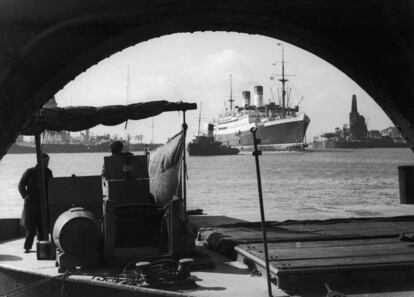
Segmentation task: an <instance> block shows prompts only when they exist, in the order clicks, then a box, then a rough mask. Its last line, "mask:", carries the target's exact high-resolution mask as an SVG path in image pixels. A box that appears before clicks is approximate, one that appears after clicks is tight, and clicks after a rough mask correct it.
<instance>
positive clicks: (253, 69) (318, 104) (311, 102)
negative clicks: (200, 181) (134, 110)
mask: <svg viewBox="0 0 414 297" xmlns="http://www.w3.org/2000/svg"><path fill="white" fill-rule="evenodd" d="M279 42H281V41H279V40H276V39H273V38H268V37H264V36H259V35H248V34H240V33H224V32H223V33H217V32H205V33H192V34H191V33H184V34H173V35H168V36H163V37H161V38H156V39H152V40H149V41H147V42H143V43H140V44H137V45H136V46H134V47H130V48H127V49H125V50H123V51H122V52H119V53H116V54H115V55H113V56H111V57H110V58H108V59H105V60H103V61H101V62H100V63H99V64H97V65H95V66H94V67H92V68H90V69H89V70H88V71H86V72H85V73H82V74H81V75H79V76H78V77H77V78H76V79H75V80H73V81H72V82H70V83H68V84H67V85H66V87H65V88H64V89H63V90H61V91H59V92H58V93H57V94H56V100H57V103H58V105H59V106H68V105H77V106H79V105H92V106H102V105H110V104H127V103H135V102H144V101H151V100H168V101H180V100H182V101H186V102H196V103H198V104H199V106H200V103H201V106H202V110H201V112H202V120H201V121H202V127H204V126H205V125H203V123H207V122H208V121H211V120H212V119H213V118H216V117H217V115H218V114H219V113H220V112H222V111H223V110H224V104H225V103H224V102H225V101H226V100H228V99H229V93H230V83H229V75H230V74H232V77H233V99H235V100H236V101H235V105H238V104H240V105H241V104H242V100H241V92H242V91H244V90H250V91H252V94H253V87H254V86H255V85H262V86H263V89H264V101H265V102H268V100H269V99H271V98H272V94H271V92H270V89H272V90H273V93H274V96H275V98H276V100H277V92H278V91H277V89H278V88H280V86H279V85H278V84H277V83H276V82H275V81H272V80H270V76H271V75H272V74H274V73H280V64H279V65H278V64H276V66H273V65H272V64H273V63H274V62H279V61H281V47H280V46H278V45H277V44H278V43H279ZM283 43H284V46H285V59H286V61H288V62H289V63H287V64H286V73H287V74H293V75H294V76H291V77H288V78H289V80H290V82H289V84H290V88H291V90H292V91H291V99H290V100H291V103H292V104H291V105H295V104H296V103H297V102H298V101H299V100H300V99H301V97H303V100H302V101H301V102H300V110H301V112H305V113H306V114H307V115H308V116H309V117H310V119H311V122H310V126H309V128H308V132H307V140H308V141H311V140H312V139H313V137H314V136H316V135H318V134H320V133H321V132H327V131H333V130H334V128H335V127H342V125H343V124H344V123H348V116H349V112H350V109H351V98H352V95H353V94H355V95H356V96H357V99H358V111H359V112H360V113H361V114H362V115H363V116H365V119H366V120H367V124H368V129H383V128H386V127H388V126H391V125H392V123H391V121H390V120H389V119H388V117H387V116H386V115H385V114H384V112H383V111H382V110H381V109H380V107H379V106H378V105H377V104H376V103H375V102H374V101H373V100H372V99H371V97H370V96H368V94H367V93H366V92H365V91H364V90H362V89H361V88H360V87H359V86H358V85H357V84H356V83H354V82H353V81H352V80H351V79H349V78H348V77H347V76H346V75H345V74H344V73H342V72H341V71H339V70H338V69H336V68H335V67H334V66H332V65H330V64H328V63H327V62H325V61H324V60H322V59H320V58H318V57H317V56H315V55H313V54H311V53H309V52H306V51H304V50H302V49H300V48H298V47H295V46H294V45H291V44H288V43H285V42H283ZM128 68H129V77H130V79H129V87H128V79H127V77H128ZM198 113H199V110H197V111H189V112H187V120H188V124H189V134H188V135H189V138H190V139H191V138H193V136H194V135H195V133H196V131H197V128H198ZM181 118H182V115H181V114H179V113H178V112H172V113H169V114H163V115H160V116H158V117H155V118H154V120H142V121H136V122H134V123H132V122H130V123H128V127H127V130H126V131H125V130H124V125H120V126H116V127H102V126H99V127H96V128H94V129H93V130H92V133H94V134H103V133H110V134H118V135H119V136H121V137H124V136H125V135H126V134H127V133H129V134H130V135H131V136H132V135H136V134H143V135H144V142H150V141H151V138H152V129H151V125H152V123H154V141H155V142H164V141H166V139H167V137H169V136H172V135H173V134H175V133H176V132H178V131H179V129H180V125H181Z"/></svg>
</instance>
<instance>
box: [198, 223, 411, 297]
mask: <svg viewBox="0 0 414 297" xmlns="http://www.w3.org/2000/svg"><path fill="white" fill-rule="evenodd" d="M413 231H414V217H395V218H370V219H337V220H328V221H302V222H300V221H289V222H283V223H278V222H271V223H269V224H268V225H267V237H268V240H269V244H268V249H269V259H270V269H271V273H272V277H273V278H274V282H275V283H276V284H277V286H278V288H279V289H282V290H285V291H288V292H291V291H294V292H296V293H298V294H300V295H306V294H305V293H304V292H309V291H311V290H316V291H317V290H320V291H325V286H324V284H325V283H328V284H329V285H330V286H331V287H333V288H337V289H339V288H340V289H342V290H345V291H346V292H347V293H348V294H350V293H352V292H353V293H358V292H365V293H366V292H370V293H372V292H378V291H388V290H389V289H390V288H393V290H400V289H402V288H404V290H405V289H407V288H409V289H408V290H411V289H412V285H414V242H407V241H401V240H400V239H399V236H400V235H401V234H402V233H409V232H413ZM200 233H201V234H200V237H201V238H203V239H204V240H205V241H206V242H207V243H208V245H209V246H210V247H211V248H213V249H216V250H218V251H220V252H222V253H225V254H227V255H228V256H231V257H236V256H237V257H238V258H239V260H240V261H242V262H243V263H245V264H248V265H249V267H250V268H251V269H258V270H259V271H261V272H262V273H263V272H264V266H265V263H264V248H263V244H262V238H261V229H260V224H259V223H243V222H239V223H234V224H224V225H219V226H214V224H212V225H211V226H206V227H204V228H202V229H200ZM325 293H326V291H325ZM406 293H407V295H405V296H412V295H414V294H413V293H410V294H408V292H406ZM369 296H371V295H369Z"/></svg>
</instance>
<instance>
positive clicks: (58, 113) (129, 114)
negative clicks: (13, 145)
mask: <svg viewBox="0 0 414 297" xmlns="http://www.w3.org/2000/svg"><path fill="white" fill-rule="evenodd" d="M196 108H197V105H196V104H195V103H185V102H168V101H151V102H143V103H134V104H129V105H109V106H103V107H93V106H78V107H76V106H72V107H53V108H42V109H40V110H39V111H38V112H37V113H35V114H34V115H33V116H32V117H30V118H29V120H28V121H27V122H26V123H25V125H24V126H23V128H22V129H21V131H20V134H21V135H35V134H39V133H42V132H43V131H45V130H49V131H61V130H66V131H73V132H76V131H82V130H86V129H90V128H92V127H94V126H97V125H105V126H115V125H119V124H121V123H123V122H126V121H128V120H141V119H145V118H149V117H153V116H156V115H158V114H160V113H162V112H165V111H185V110H190V109H196Z"/></svg>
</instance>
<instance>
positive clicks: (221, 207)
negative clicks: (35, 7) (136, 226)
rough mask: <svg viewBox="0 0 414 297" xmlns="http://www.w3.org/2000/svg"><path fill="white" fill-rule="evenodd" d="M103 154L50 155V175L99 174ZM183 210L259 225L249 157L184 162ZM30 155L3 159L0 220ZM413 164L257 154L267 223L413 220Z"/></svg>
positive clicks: (382, 153)
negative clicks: (409, 174) (407, 168)
mask: <svg viewBox="0 0 414 297" xmlns="http://www.w3.org/2000/svg"><path fill="white" fill-rule="evenodd" d="M105 155H107V154H105V153H80V154H51V155H50V156H51V160H50V168H51V169H52V170H53V174H54V176H70V175H72V174H76V175H99V174H100V172H101V169H102V162H103V157H104V156H105ZM187 160H188V182H187V185H188V190H187V193H188V208H189V209H194V208H202V209H203V210H204V212H205V213H208V214H217V215H228V216H232V217H237V218H241V219H246V220H259V218H260V214H259V208H258V206H259V203H258V193H257V180H256V169H255V161H254V157H253V156H252V155H251V154H241V155H236V156H214V157H188V158H187ZM35 162H36V157H35V155H33V154H24V155H6V156H5V157H4V158H3V160H2V161H1V162H0V199H1V200H0V201H1V203H2V211H1V213H0V217H19V216H20V211H21V208H22V204H23V203H22V199H21V198H20V196H19V194H18V191H17V184H18V182H19V179H20V176H21V175H22V173H23V172H24V170H25V169H26V168H28V167H30V166H33V165H34V164H35ZM407 164H414V154H413V153H412V152H411V151H410V150H409V149H360V150H334V151H325V152H312V151H308V152H278V153H265V154H263V155H262V156H261V157H260V167H261V173H262V188H263V197H264V203H265V212H266V219H268V220H286V219H326V218H335V217H367V216H381V215H385V216H394V215H410V214H412V215H414V206H412V205H400V203H399V190H398V171H397V167H398V166H400V165H407Z"/></svg>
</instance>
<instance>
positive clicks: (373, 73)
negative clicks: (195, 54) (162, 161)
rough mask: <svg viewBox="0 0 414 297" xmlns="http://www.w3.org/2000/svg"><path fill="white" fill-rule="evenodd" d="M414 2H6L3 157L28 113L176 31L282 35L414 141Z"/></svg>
mask: <svg viewBox="0 0 414 297" xmlns="http://www.w3.org/2000/svg"><path fill="white" fill-rule="evenodd" d="M413 14H414V4H413V2H411V1H409V0H406V1H375V2H373V1H369V0H360V1H327V0H326V1H325V0H319V1H305V0H281V1H273V0H257V1H237V0H228V1H221V0H212V1H208V2H206V1H200V0H187V1H175V0H162V1H122V2H119V1H111V0H102V1H99V2H97V1H80V0H73V1H70V2H64V3H55V2H53V1H51V0H47V1H42V3H41V5H40V6H39V4H38V3H37V2H36V1H34V0H31V1H29V0H7V1H2V3H1V4H0V26H1V27H0V32H1V34H0V65H1V68H0V127H1V128H0V139H1V141H0V156H3V155H4V153H5V152H6V151H7V148H8V147H9V146H10V145H11V143H12V142H13V141H14V140H15V138H16V137H17V133H18V131H19V129H20V128H21V126H22V125H23V124H24V122H25V121H26V119H27V118H28V116H29V115H30V114H32V113H33V112H34V111H35V110H37V109H38V108H40V107H41V106H42V105H43V104H44V103H45V102H46V101H47V100H48V99H50V98H51V97H52V96H53V95H54V94H55V93H56V92H57V91H58V90H59V89H61V88H62V87H63V86H64V85H65V84H66V83H68V82H69V81H71V80H72V79H74V78H75V77H76V76H77V75H78V74H80V73H82V72H83V71H85V70H86V69H88V68H89V67H91V66H93V65H94V64H96V63H97V62H99V61H100V60H102V59H105V58H107V57H109V56H110V55H112V54H113V53H115V52H117V51H120V50H122V49H124V48H126V47H129V46H132V45H134V44H136V43H139V42H142V41H145V40H148V39H151V38H155V37H159V36H162V35H167V34H172V33H178V32H194V31H207V30H208V31H234V32H242V33H251V34H261V35H265V36H269V37H274V38H278V39H281V40H285V41H287V42H289V43H292V44H294V45H296V46H299V47H301V48H303V49H305V50H307V51H309V52H312V53H314V54H315V55H318V56H319V57H321V58H323V59H324V60H326V61H328V62H330V63H331V64H333V65H335V66H336V67H337V68H339V69H340V70H342V71H343V72H344V73H346V74H347V75H348V76H349V77H351V78H352V79H353V80H354V81H356V82H357V83H358V84H359V85H360V86H361V87H362V88H363V89H365V90H366V91H367V92H368V93H369V94H370V95H371V96H372V98H373V99H374V100H375V101H376V102H377V103H378V104H379V105H380V106H381V107H382V108H383V109H384V111H385V112H386V113H387V114H388V116H390V118H391V120H392V121H393V122H394V123H395V124H396V126H397V127H398V128H400V129H401V131H402V133H403V135H405V137H406V139H407V140H408V141H409V142H410V143H411V144H414V128H413V125H414V100H413V98H414V87H413V82H414V50H413V42H414V21H413V19H414V18H413Z"/></svg>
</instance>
